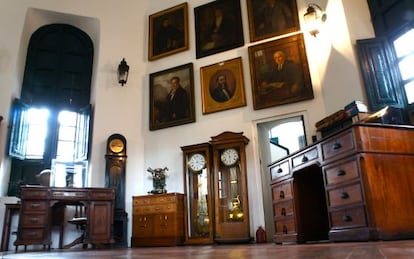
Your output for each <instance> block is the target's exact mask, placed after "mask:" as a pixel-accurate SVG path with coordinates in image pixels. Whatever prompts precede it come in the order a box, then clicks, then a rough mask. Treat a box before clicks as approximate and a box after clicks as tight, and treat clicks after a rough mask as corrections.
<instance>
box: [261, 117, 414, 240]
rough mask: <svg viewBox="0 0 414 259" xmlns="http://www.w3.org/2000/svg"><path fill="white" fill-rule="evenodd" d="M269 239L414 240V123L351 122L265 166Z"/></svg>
mask: <svg viewBox="0 0 414 259" xmlns="http://www.w3.org/2000/svg"><path fill="white" fill-rule="evenodd" d="M269 169H270V176H271V189H272V200H273V215H274V223H275V235H274V242H275V243H290V242H293V243H305V242H309V241H312V242H314V241H320V240H329V241H367V240H393V239H404V238H413V237H414V217H413V215H414V202H413V201H414V192H413V191H412V190H414V127H412V126H399V125H398V126H397V125H383V124H375V123H366V124H354V125H351V126H349V127H347V128H345V129H342V130H340V131H339V132H337V133H335V134H333V135H330V136H329V137H327V138H324V139H321V140H320V141H318V142H316V143H314V144H312V145H310V146H308V147H306V148H304V149H302V150H300V151H298V152H296V153H294V154H291V155H289V156H287V157H285V158H282V159H280V160H278V161H275V162H273V163H271V164H270V165H269Z"/></svg>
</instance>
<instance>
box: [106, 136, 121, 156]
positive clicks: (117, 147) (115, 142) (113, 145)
mask: <svg viewBox="0 0 414 259" xmlns="http://www.w3.org/2000/svg"><path fill="white" fill-rule="evenodd" d="M109 149H110V150H111V151H112V152H114V153H119V152H122V151H123V150H124V142H122V140H120V139H118V138H114V139H112V140H111V141H110V142H109Z"/></svg>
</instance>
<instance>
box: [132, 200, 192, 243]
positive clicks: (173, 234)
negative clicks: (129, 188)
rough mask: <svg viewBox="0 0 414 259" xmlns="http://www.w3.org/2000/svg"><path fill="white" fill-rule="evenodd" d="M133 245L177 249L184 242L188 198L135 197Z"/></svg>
mask: <svg viewBox="0 0 414 259" xmlns="http://www.w3.org/2000/svg"><path fill="white" fill-rule="evenodd" d="M132 202H133V204H132V206H133V208H132V210H133V212H132V213H133V214H132V215H133V222H132V237H131V246H133V247H137V246H173V245H179V244H182V243H183V242H184V238H185V235H184V195H183V194H179V193H167V194H156V195H143V196H134V197H132Z"/></svg>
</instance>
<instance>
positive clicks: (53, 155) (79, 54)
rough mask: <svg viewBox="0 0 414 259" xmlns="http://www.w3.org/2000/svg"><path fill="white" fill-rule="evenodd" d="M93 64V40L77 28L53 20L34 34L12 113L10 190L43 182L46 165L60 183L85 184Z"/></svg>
mask: <svg viewBox="0 0 414 259" xmlns="http://www.w3.org/2000/svg"><path fill="white" fill-rule="evenodd" d="M92 63H93V44H92V41H91V39H90V38H89V36H88V35H87V34H86V33H84V32H83V31H81V30H79V29H78V28H75V27H73V26H71V25H67V24H51V25H46V26H43V27H41V28H39V29H38V30H37V31H35V32H34V33H33V34H32V37H31V39H30V42H29V47H28V51H27V57H26V66H25V71H24V78H23V85H22V90H21V98H20V99H16V100H15V101H14V102H13V107H12V113H11V114H12V118H11V122H12V127H11V131H10V145H9V155H10V156H11V157H12V166H11V174H10V182H9V191H8V195H15V194H16V193H17V191H18V185H19V184H21V183H25V184H38V183H39V181H38V177H37V175H38V174H39V172H40V171H42V170H44V169H52V171H53V174H52V175H53V176H54V177H52V179H51V180H52V184H54V185H55V186H56V185H65V186H73V185H80V186H84V184H85V179H86V175H85V174H86V168H87V166H86V165H87V159H88V149H89V148H88V147H89V144H88V143H89V141H88V140H89V136H90V129H91V127H90V121H91V118H90V112H91V106H90V93H91V90H90V88H91V87H90V85H91V76H92ZM75 179H77V180H75Z"/></svg>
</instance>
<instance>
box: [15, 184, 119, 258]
mask: <svg viewBox="0 0 414 259" xmlns="http://www.w3.org/2000/svg"><path fill="white" fill-rule="evenodd" d="M114 199H115V192H114V189H110V188H57V187H41V186H23V187H21V208H20V217H19V226H18V232H17V239H16V241H15V242H14V245H15V246H16V250H17V249H18V246H19V245H24V246H25V250H26V247H27V245H43V246H45V247H46V246H48V247H49V248H50V245H51V243H52V240H51V228H52V226H53V225H56V224H57V222H58V221H62V219H63V218H64V216H63V214H61V213H56V212H64V211H63V210H62V209H64V206H66V205H77V204H83V205H84V206H86V207H87V216H86V217H87V224H86V230H85V232H86V236H85V243H89V244H93V245H101V244H110V243H113V238H112V224H113V212H114ZM60 224H62V222H61V223H60ZM62 234H63V233H62ZM59 246H61V244H60V245H59Z"/></svg>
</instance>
